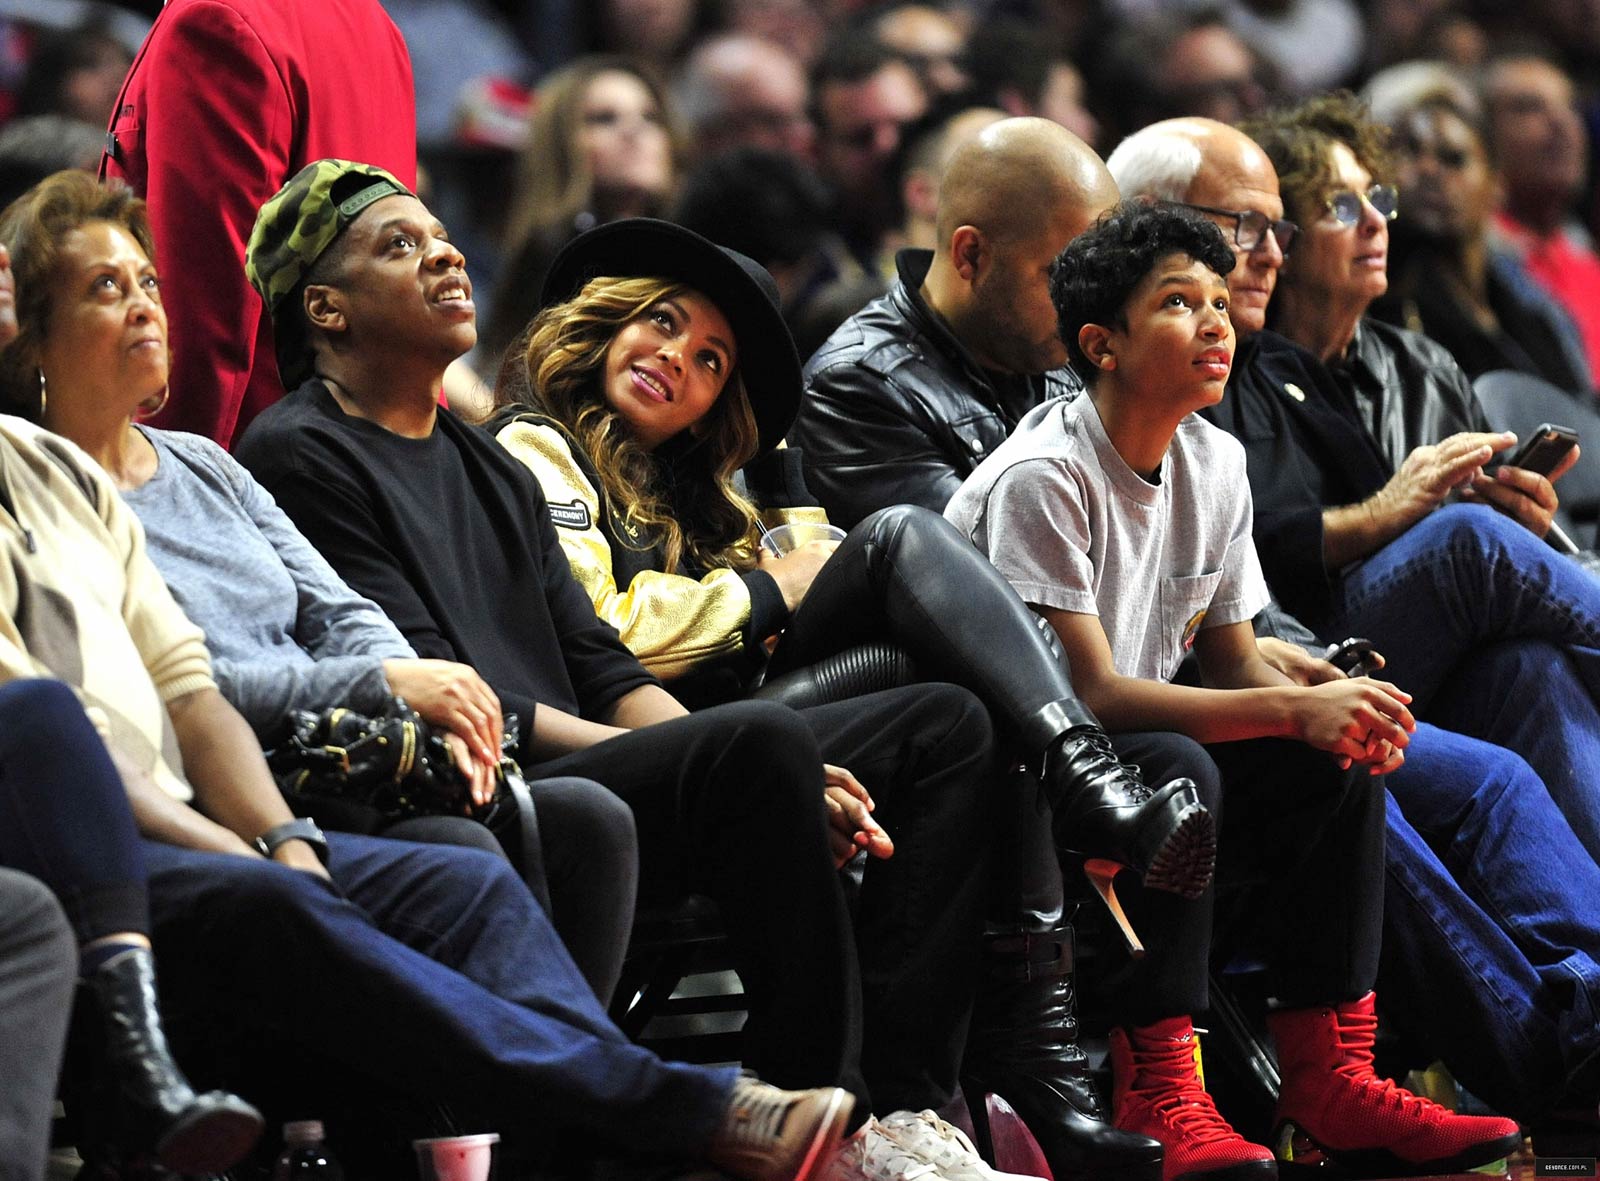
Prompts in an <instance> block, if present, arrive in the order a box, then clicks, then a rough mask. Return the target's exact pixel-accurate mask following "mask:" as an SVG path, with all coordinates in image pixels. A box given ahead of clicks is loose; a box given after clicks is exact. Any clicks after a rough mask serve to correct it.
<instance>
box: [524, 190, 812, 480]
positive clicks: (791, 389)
mask: <svg viewBox="0 0 1600 1181" xmlns="http://www.w3.org/2000/svg"><path fill="white" fill-rule="evenodd" d="M602 277H604V278H614V279H642V278H652V279H667V280H671V281H672V282H674V283H682V284H684V285H685V286H688V287H692V288H694V289H695V290H696V291H698V292H699V293H700V294H701V295H703V296H705V297H706V298H707V299H709V300H710V301H711V302H712V303H714V304H716V305H717V310H718V311H720V312H721V313H722V314H723V315H724V316H726V317H727V318H728V325H729V327H731V328H732V329H733V335H734V340H735V346H734V347H735V348H736V349H737V350H738V354H739V355H738V359H737V362H736V364H737V366H738V369H739V372H740V373H741V374H742V375H743V377H744V385H745V389H746V391H748V393H749V395H750V408H751V410H752V411H753V412H754V414H755V419H756V430H757V433H758V434H759V436H760V452H761V453H762V454H765V453H766V452H768V451H770V450H772V449H773V448H774V447H776V446H777V445H778V444H779V443H780V442H781V441H782V440H783V437H784V435H786V434H788V433H789V428H790V427H791V426H792V425H793V424H794V419H795V415H796V414H798V413H799V412H800V393H801V386H800V355H799V354H798V353H797V352H795V347H794V337H793V336H792V335H790V333H789V326H788V325H787V324H786V323H784V319H783V313H782V312H781V311H780V310H779V306H778V285H777V284H776V283H774V282H773V280H772V276H771V275H769V274H768V273H767V269H766V268H765V267H763V266H762V265H761V264H760V263H758V262H756V260H755V259H753V258H750V257H749V256H748V255H744V254H740V253H739V252H738V251H737V250H729V249H728V248H727V247H726V246H718V245H717V244H716V243H715V242H713V241H711V240H710V239H709V238H703V237H701V236H700V235H699V234H697V233H695V232H694V231H693V230H687V229H684V228H683V227H682V226H680V225H674V224H673V223H672V222H670V221H660V220H658V219H656V218H653V217H629V218H623V219H622V220H620V221H612V222H607V223H606V224H605V225H601V226H596V227H595V228H594V229H592V230H589V231H588V232H587V233H583V234H580V235H578V236H577V237H576V238H574V239H573V240H572V241H571V242H568V243H567V244H566V246H564V247H562V249H561V251H560V253H558V254H557V255H556V257H555V261H554V262H552V263H551V264H550V270H549V271H548V272H547V273H546V275H545V280H544V289H543V290H542V291H541V292H540V296H539V306H540V307H541V308H547V307H549V306H551V305H552V304H557V303H564V302H566V301H567V300H569V299H571V298H572V297H573V296H575V295H577V294H578V292H579V291H581V290H582V289H583V286H584V284H585V283H588V282H589V281H590V280H591V279H599V278H602Z"/></svg>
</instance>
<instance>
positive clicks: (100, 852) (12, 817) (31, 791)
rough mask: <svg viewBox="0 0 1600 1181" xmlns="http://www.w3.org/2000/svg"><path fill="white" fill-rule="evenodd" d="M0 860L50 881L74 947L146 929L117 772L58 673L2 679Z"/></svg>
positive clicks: (137, 863) (138, 858)
mask: <svg viewBox="0 0 1600 1181" xmlns="http://www.w3.org/2000/svg"><path fill="white" fill-rule="evenodd" d="M0 865H8V866H11V867H12V868H13V869H20V870H22V871H23V872H25V873H28V874H31V875H32V876H34V877H36V878H38V879H39V880H40V881H42V882H44V883H45V884H46V885H47V886H49V887H50V889H51V890H52V891H53V892H54V893H55V895H56V897H57V898H58V899H60V901H61V906H62V909H64V910H65V911H66V913H67V919H68V921H69V922H71V924H72V929H73V932H74V934H75V935H76V936H77V939H78V944H79V946H82V945H83V944H85V943H90V942H92V941H94V940H96V939H100V938H102V937H104V936H106V935H114V934H120V933H122V932H128V931H132V932H138V933H140V934H146V933H148V932H149V930H150V917H149V909H148V907H147V905H146V902H145V885H144V883H145V867H144V858H143V855H142V853H141V849H140V839H139V833H138V830H137V829H135V827H134V823H133V815H132V813H131V812H130V811H129V810H128V799H127V795H126V793H125V792H124V789H123V786H122V776H121V775H120V774H119V773H118V772H117V769H116V767H115V766H114V765H113V764H112V762H111V756H110V755H109V754H107V753H106V748H105V744H104V743H103V742H101V741H100V736H99V734H98V733H96V731H95V728H94V726H93V725H91V724H90V722H89V719H88V717H87V716H86V715H85V714H84V712H83V706H82V705H80V704H79V702H78V699H77V697H76V696H75V695H74V694H73V692H72V690H71V689H69V688H67V686H66V685H64V684H62V683H61V682H60V681H50V680H23V681H12V682H10V683H9V684H5V685H0Z"/></svg>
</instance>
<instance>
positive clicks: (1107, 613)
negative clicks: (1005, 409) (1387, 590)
mask: <svg viewBox="0 0 1600 1181" xmlns="http://www.w3.org/2000/svg"><path fill="white" fill-rule="evenodd" d="M945 516H946V517H947V518H949V520H950V521H951V522H953V523H954V524H955V526H956V527H957V528H958V529H960V530H961V531H962V532H963V533H964V534H966V535H967V537H969V538H971V540H972V542H973V544H975V545H976V546H977V547H978V548H979V549H980V550H982V551H983V552H984V553H985V554H986V555H988V557H989V560H990V561H991V562H993V563H994V564H995V567H996V568H997V569H998V570H999V571H1000V573H1002V574H1004V575H1005V576H1006V578H1007V579H1008V580H1009V581H1010V583H1011V585H1012V586H1014V587H1015V588H1016V589H1017V593H1018V594H1020V595H1021V596H1022V597H1023V598H1024V599H1026V600H1027V601H1028V602H1029V603H1033V604H1037V605H1039V606H1043V607H1054V608H1057V609H1059V610H1062V611H1072V612H1077V613H1080V614H1084V615H1098V616H1099V617H1100V625H1101V627H1102V628H1103V629H1104V630H1105V634H1106V640H1107V642H1108V643H1109V644H1110V646H1111V657H1112V661H1113V662H1114V663H1115V665H1116V669H1117V671H1118V672H1119V673H1121V674H1122V675H1124V676H1132V677H1142V678H1145V679H1149V680H1162V681H1165V680H1170V679H1171V677H1172V675H1173V674H1174V673H1175V672H1176V671H1177V669H1178V665H1179V664H1180V663H1181V662H1182V660H1183V657H1184V654H1185V653H1186V652H1187V651H1188V650H1189V648H1190V647H1191V646H1192V645H1193V643H1194V637H1195V633H1196V632H1198V631H1199V630H1200V629H1201V628H1206V627H1218V626H1221V625H1223V624H1229V623H1240V622H1243V621H1246V620H1248V619H1250V618H1251V617H1252V616H1253V615H1255V613H1256V612H1257V611H1259V610H1261V608H1263V607H1264V606H1266V605H1267V602H1268V599H1269V595H1268V592H1267V584H1266V580H1265V579H1264V578H1263V577H1262V574H1261V563H1260V562H1259V561H1258V560H1257V558H1256V548H1255V543H1254V542H1253V541H1251V539H1250V516H1251V514H1250V485H1249V483H1248V481H1247V480H1246V478H1245V463H1244V448H1243V447H1241V446H1240V445H1239V443H1238V441H1237V440H1235V439H1234V438H1233V437H1232V436H1230V435H1228V434H1226V433H1225V432H1223V431H1221V430H1218V429H1217V428H1216V427H1214V426H1212V425H1211V424H1210V423H1208V422H1205V421H1203V420H1202V419H1200V418H1198V417H1196V416H1195V415H1193V414H1191V415H1189V416H1188V417H1187V418H1185V419H1184V420H1183V422H1182V423H1181V424H1179V426H1178V431H1177V434H1176V435H1174V436H1173V439H1172V443H1171V445H1170V446H1169V447H1168V448H1167V454H1166V456H1165V457H1164V458H1163V459H1162V461H1161V469H1160V471H1159V472H1158V480H1157V482H1155V483H1152V482H1150V481H1148V480H1145V479H1143V478H1141V477H1140V476H1139V475H1138V474H1136V473H1135V472H1134V471H1133V469H1132V468H1130V467H1129V466H1128V465H1127V463H1126V462H1125V461H1124V460H1123V458H1122V456H1121V455H1119V454H1118V453H1117V451H1116V448H1114V447H1113V446H1112V445H1111V440H1110V439H1108V438H1107V437H1106V432H1105V427H1104V426H1103V425H1102V424H1101V422H1100V415H1099V413H1098V412H1097V411H1096V410H1095V407H1094V402H1093V401H1092V400H1091V399H1090V398H1089V397H1087V396H1084V397H1073V398H1056V399H1052V400H1051V401H1049V402H1045V403H1044V404H1042V405H1041V406H1039V407H1037V408H1036V409H1034V410H1033V411H1031V412H1030V413H1029V414H1028V415H1027V417H1025V418H1024V419H1023V420H1022V421H1021V422H1020V423H1018V424H1017V429H1016V430H1015V431H1014V432H1013V433H1012V435H1011V437H1010V438H1009V439H1007V440H1006V441H1005V442H1004V443H1003V444H1001V445H1000V447H999V448H998V449H997V450H996V451H995V452H994V454H992V455H990V456H989V458H988V459H986V460H984V461H983V463H981V464H980V465H979V466H978V469H977V470H976V471H974V472H973V473H972V475H970V476H968V477H967V480H966V482H965V483H963V484H962V485H961V488H960V490H959V491H958V492H957V493H956V495H955V497H954V498H953V499H952V500H951V501H950V504H949V507H948V508H946V509H945Z"/></svg>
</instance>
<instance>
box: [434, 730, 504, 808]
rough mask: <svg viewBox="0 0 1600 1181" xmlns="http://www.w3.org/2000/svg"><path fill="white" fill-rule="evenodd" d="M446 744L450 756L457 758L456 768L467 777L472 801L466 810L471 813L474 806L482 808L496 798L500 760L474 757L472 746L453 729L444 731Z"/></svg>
mask: <svg viewBox="0 0 1600 1181" xmlns="http://www.w3.org/2000/svg"><path fill="white" fill-rule="evenodd" d="M444 744H445V745H446V746H447V747H449V748H450V757H451V758H453V759H454V760H455V763H456V770H458V771H460V772H461V774H463V775H465V776H466V778H467V790H468V796H469V799H470V801H471V802H470V803H469V804H468V805H467V807H466V809H465V811H466V812H468V813H469V814H470V813H471V811H472V809H473V808H474V807H478V808H481V807H483V806H484V805H485V804H487V803H488V802H489V801H490V800H492V799H494V789H495V768H496V767H497V766H499V760H498V759H497V760H495V761H494V762H493V763H486V762H484V761H483V760H482V759H475V758H473V757H472V748H471V747H470V746H468V745H467V743H466V740H465V739H464V738H462V737H461V735H459V734H457V733H456V732H455V731H453V730H446V731H444Z"/></svg>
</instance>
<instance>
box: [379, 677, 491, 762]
mask: <svg viewBox="0 0 1600 1181" xmlns="http://www.w3.org/2000/svg"><path fill="white" fill-rule="evenodd" d="M383 675H384V676H385V677H386V678H387V679H388V681H389V688H390V689H391V690H392V691H393V692H394V694H395V696H396V697H403V698H405V702H406V704H407V705H409V706H410V707H411V708H412V709H414V710H416V711H417V713H419V714H420V715H422V720H423V721H425V722H427V723H429V724H430V725H434V726H440V727H443V728H444V729H446V730H448V731H450V732H451V733H453V734H458V735H460V736H461V737H462V738H463V739H465V740H466V741H467V743H468V744H469V745H470V746H471V748H472V755H473V757H474V758H475V759H476V760H477V761H478V762H480V763H486V764H488V765H489V766H491V767H494V766H498V765H499V763H500V739H501V735H502V733H503V731H504V729H505V719H504V718H503V717H502V716H501V714H500V699H499V698H498V697H496V696H495V692H494V690H493V689H491V688H489V686H488V684H487V683H485V681H484V679H483V678H482V677H480V676H479V675H478V674H477V672H476V671H475V670H473V669H472V668H470V667H469V666H467V665H465V664H457V663H456V662H455V661H453V660H385V661H384V662H383Z"/></svg>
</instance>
